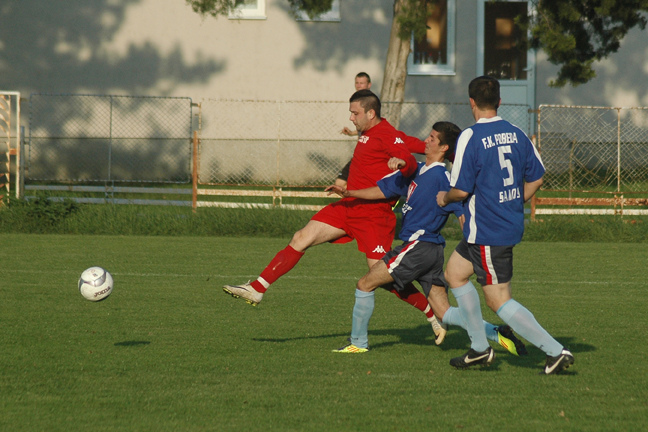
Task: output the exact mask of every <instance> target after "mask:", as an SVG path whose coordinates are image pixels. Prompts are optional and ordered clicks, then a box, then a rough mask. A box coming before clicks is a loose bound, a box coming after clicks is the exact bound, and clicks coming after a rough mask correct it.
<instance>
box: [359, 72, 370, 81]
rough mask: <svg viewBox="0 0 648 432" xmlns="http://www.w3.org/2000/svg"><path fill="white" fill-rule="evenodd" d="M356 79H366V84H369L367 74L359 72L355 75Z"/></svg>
mask: <svg viewBox="0 0 648 432" xmlns="http://www.w3.org/2000/svg"><path fill="white" fill-rule="evenodd" d="M356 78H367V82H368V83H370V82H371V77H370V76H369V74H368V73H367V72H359V73H358V75H356Z"/></svg>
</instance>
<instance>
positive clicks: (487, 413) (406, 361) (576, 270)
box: [0, 234, 648, 431]
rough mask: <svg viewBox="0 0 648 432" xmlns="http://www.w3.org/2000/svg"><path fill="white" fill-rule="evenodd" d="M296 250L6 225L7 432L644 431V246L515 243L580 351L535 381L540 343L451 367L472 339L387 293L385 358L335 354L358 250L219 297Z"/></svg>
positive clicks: (313, 256) (327, 250)
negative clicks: (85, 280)
mask: <svg viewBox="0 0 648 432" xmlns="http://www.w3.org/2000/svg"><path fill="white" fill-rule="evenodd" d="M286 243H287V240H285V239H268V238H216V237H136V236H132V237H119V236H79V235H34V234H31V235H28V234H0V245H2V248H1V249H0V299H1V300H0V325H1V331H0V347H1V349H0V430H2V431H86V430H93V431H115V430H123V431H211V430H214V431H219V430H222V431H394V430H403V431H410V430H411V431H420V430H434V431H436V430H439V431H446V430H462V431H520V430H522V431H535V430H537V431H547V430H553V431H614V430H636V431H639V430H648V387H647V386H648V378H647V377H648V362H647V361H646V358H648V347H647V345H646V342H645V335H646V328H647V324H648V318H647V317H646V316H647V315H646V310H647V306H648V300H647V296H646V293H647V292H648V283H647V282H646V278H645V275H644V274H643V270H644V269H645V267H646V257H647V256H648V255H647V253H646V252H647V251H646V245H645V244H641V243H639V244H636V243H634V244H619V243H555V242H554V243H533V242H524V243H522V244H521V245H519V246H518V247H516V250H515V253H516V261H515V270H516V273H515V276H514V279H513V286H514V295H515V297H516V298H517V299H518V300H519V301H520V302H521V303H523V304H525V305H526V306H527V307H528V308H529V309H530V310H531V311H532V312H534V314H535V316H536V318H538V320H539V321H540V323H541V324H543V325H544V326H545V327H546V328H547V330H549V332H550V333H552V334H553V335H554V336H555V337H556V338H557V339H558V340H559V341H561V342H562V343H563V344H565V345H566V346H568V347H569V348H570V349H571V351H572V352H573V353H574V355H575V357H576V363H575V365H574V366H573V367H572V368H570V369H569V370H568V371H566V372H565V373H563V374H561V375H557V376H539V375H538V372H539V371H540V369H541V366H542V365H543V363H544V358H545V356H544V354H543V353H542V352H541V351H540V350H538V349H536V348H534V347H530V349H529V351H530V355H529V356H528V357H524V358H518V357H514V356H512V355H510V354H509V353H508V352H507V351H505V350H504V349H503V348H501V347H499V346H496V347H494V348H495V350H496V353H497V358H496V360H495V363H494V365H493V366H491V367H489V368H485V369H475V370H465V371H458V370H454V369H452V368H451V367H450V366H449V364H448V361H449V360H450V358H451V357H453V356H457V355H460V354H463V353H464V352H465V350H467V349H468V346H469V341H468V337H467V335H466V333H465V332H463V331H462V330H460V329H453V330H451V331H450V333H449V334H448V337H447V338H446V341H445V342H444V344H443V345H441V346H440V347H437V346H435V345H434V342H433V340H432V337H431V335H432V331H431V329H430V328H429V325H428V323H427V322H426V321H425V319H424V317H423V316H422V314H421V313H420V312H418V311H416V310H414V309H413V308H411V307H410V306H408V305H406V304H405V303H403V302H400V301H399V300H397V299H396V298H395V297H394V296H393V295H391V294H389V293H387V292H385V291H380V292H378V293H377V295H376V310H375V313H374V316H373V318H372V321H371V323H370V334H369V337H370V344H371V348H372V350H371V351H370V352H369V353H367V354H363V355H342V354H334V353H331V352H330V350H331V349H333V348H338V347H339V346H341V345H343V344H344V343H345V339H346V337H347V336H348V334H349V333H350V326H351V313H352V307H353V301H354V300H353V288H354V284H355V281H356V279H357V278H358V277H359V276H361V275H362V274H363V273H364V271H365V270H366V269H365V264H364V262H363V261H364V258H363V256H362V255H360V254H359V253H358V252H357V251H356V250H355V244H348V245H322V246H318V247H316V248H314V249H312V250H310V251H309V252H308V253H307V254H306V256H305V257H304V258H303V260H302V261H301V262H300V263H299V265H298V266H297V267H296V268H295V269H294V270H293V271H292V272H291V273H290V274H288V275H286V276H285V277H284V278H282V279H280V280H279V281H278V282H277V283H276V284H275V285H274V286H273V287H272V288H271V289H270V291H269V292H268V294H267V295H266V297H265V299H264V301H263V303H261V304H260V305H259V306H258V307H256V308H253V307H251V306H249V305H247V304H245V302H243V301H241V300H235V299H233V298H231V297H229V296H227V295H225V294H224V293H223V292H222V291H221V286H222V285H223V284H224V283H237V282H245V281H247V280H248V279H250V278H252V277H254V276H255V275H257V274H258V272H260V270H261V269H262V268H263V267H264V266H265V265H266V264H267V262H268V261H269V260H270V258H271V257H272V256H273V255H274V253H275V252H276V251H277V250H278V249H280V248H283V247H284V246H285V244H286ZM453 247H454V242H452V243H451V244H449V245H448V248H447V251H446V252H448V253H449V252H450V251H451V250H452V248H453ZM92 265H101V266H103V267H105V268H107V269H108V270H110V271H111V272H112V274H113V276H114V278H115V289H114V291H113V293H112V295H111V296H110V297H109V298H108V299H106V300H105V301H102V302H98V303H92V302H89V301H86V300H84V299H83V298H82V297H81V296H80V294H79V293H78V290H77V285H76V284H77V279H78V277H79V275H80V273H81V271H82V270H83V269H85V268H87V267H90V266H92ZM451 301H452V302H453V300H451ZM484 317H485V319H487V320H489V321H491V322H493V323H501V321H500V320H499V318H498V317H497V316H496V315H494V314H493V313H492V312H491V311H490V310H485V311H484Z"/></svg>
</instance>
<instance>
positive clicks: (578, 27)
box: [519, 0, 648, 87]
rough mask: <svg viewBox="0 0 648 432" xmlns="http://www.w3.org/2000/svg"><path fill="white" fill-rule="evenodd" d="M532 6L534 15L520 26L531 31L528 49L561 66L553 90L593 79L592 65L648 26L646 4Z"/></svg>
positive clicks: (604, 1)
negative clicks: (625, 39)
mask: <svg viewBox="0 0 648 432" xmlns="http://www.w3.org/2000/svg"><path fill="white" fill-rule="evenodd" d="M533 5H534V9H535V10H534V13H532V14H531V15H530V16H529V17H527V19H522V20H520V21H519V24H520V25H522V27H523V28H527V29H528V30H529V31H530V33H531V40H530V41H529V42H530V46H531V47H532V48H535V49H542V50H543V51H544V52H545V53H547V55H548V56H549V61H550V62H551V63H553V64H555V65H559V66H560V69H559V71H558V77H557V79H555V80H553V81H551V82H550V84H549V85H550V86H553V87H564V86H565V85H567V84H570V85H572V86H577V85H579V84H584V83H586V82H588V81H590V80H591V79H593V78H594V77H595V76H596V72H595V71H594V70H593V69H592V65H593V63H594V62H595V61H599V60H602V59H604V58H606V57H608V56H609V55H610V54H612V53H615V52H616V51H617V50H618V49H619V47H620V46H621V40H622V39H623V38H624V37H625V36H626V35H627V34H628V32H629V31H630V30H631V29H633V28H634V27H637V26H638V27H639V28H640V29H642V30H643V29H645V27H646V23H647V20H646V15H645V14H644V13H645V12H646V11H648V1H647V0H579V1H575V0H571V1H565V0H534V1H533Z"/></svg>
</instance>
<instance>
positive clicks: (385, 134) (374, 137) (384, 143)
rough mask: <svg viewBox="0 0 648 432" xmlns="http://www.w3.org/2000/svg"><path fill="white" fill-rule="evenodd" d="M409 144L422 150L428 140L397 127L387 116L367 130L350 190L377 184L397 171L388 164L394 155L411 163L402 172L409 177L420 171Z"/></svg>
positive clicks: (353, 162) (356, 156)
mask: <svg viewBox="0 0 648 432" xmlns="http://www.w3.org/2000/svg"><path fill="white" fill-rule="evenodd" d="M406 143H407V144H409V145H410V147H411V148H412V151H414V149H415V148H416V149H420V147H421V143H422V144H423V151H425V143H423V142H422V141H420V140H418V139H416V138H413V137H409V136H407V135H405V134H404V133H403V132H401V131H398V130H396V129H395V128H394V127H393V126H392V125H390V124H389V122H388V121H387V120H385V119H384V118H383V119H381V121H380V123H378V124H377V125H376V126H374V127H372V128H371V129H369V130H368V131H365V132H363V133H362V135H360V136H359V137H358V144H357V145H356V147H355V150H354V151H353V159H351V167H350V168H349V180H348V183H347V189H349V190H358V189H366V188H370V187H374V186H376V184H377V182H378V180H380V179H381V178H383V177H385V176H386V175H389V174H391V173H392V172H393V171H392V170H390V169H389V167H388V166H387V161H389V159H391V158H392V157H397V158H399V159H403V160H404V161H405V162H406V163H407V164H406V165H405V167H404V168H402V169H401V170H400V171H401V172H402V173H403V175H404V176H405V177H409V176H411V175H412V174H414V173H415V172H416V169H417V167H418V164H417V162H416V159H415V158H414V156H412V154H411V153H410V150H409V149H408V146H407V145H406Z"/></svg>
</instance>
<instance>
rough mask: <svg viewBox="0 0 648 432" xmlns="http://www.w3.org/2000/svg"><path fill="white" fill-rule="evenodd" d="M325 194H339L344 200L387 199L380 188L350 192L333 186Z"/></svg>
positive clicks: (325, 190)
mask: <svg viewBox="0 0 648 432" xmlns="http://www.w3.org/2000/svg"><path fill="white" fill-rule="evenodd" d="M324 192H328V194H329V195H333V194H338V195H339V196H341V197H342V198H349V197H352V198H361V199H366V200H380V199H385V198H387V197H386V196H385V194H384V193H383V192H382V191H381V190H380V188H379V187H378V186H374V187H370V188H366V189H358V190H348V189H347V188H345V187H340V186H338V185H331V186H329V187H327V188H326V189H324Z"/></svg>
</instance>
